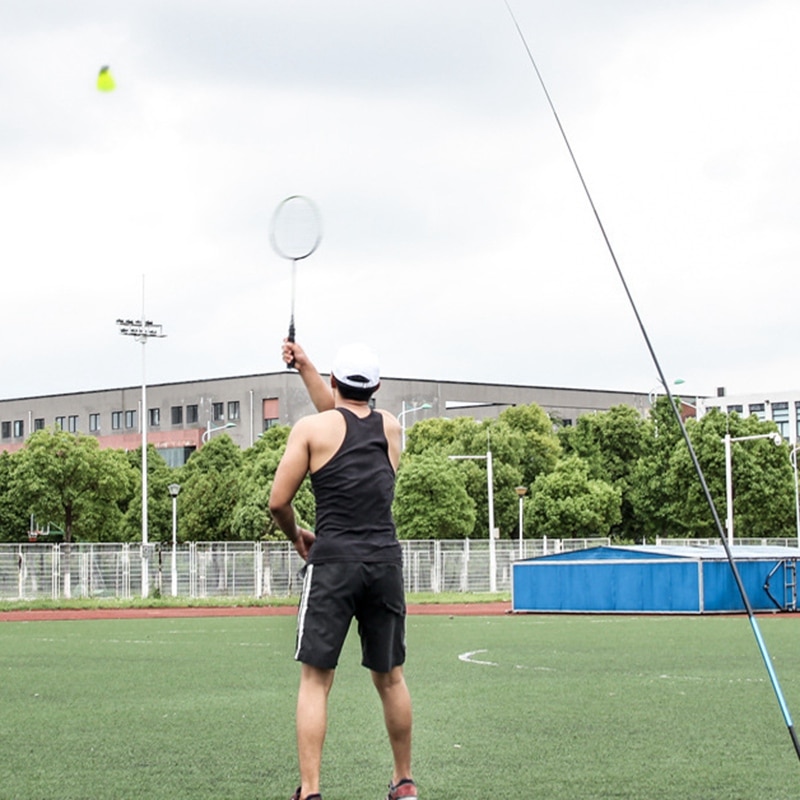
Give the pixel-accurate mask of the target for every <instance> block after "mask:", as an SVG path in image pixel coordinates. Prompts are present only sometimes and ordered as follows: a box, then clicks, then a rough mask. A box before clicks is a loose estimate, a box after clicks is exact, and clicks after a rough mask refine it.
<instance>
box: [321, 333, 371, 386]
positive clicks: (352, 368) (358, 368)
mask: <svg viewBox="0 0 800 800" xmlns="http://www.w3.org/2000/svg"><path fill="white" fill-rule="evenodd" d="M331 372H332V373H333V376H334V377H335V378H336V381H337V382H338V383H342V384H344V385H345V386H352V387H353V388H354V389H374V388H375V387H376V386H377V385H378V384H379V383H380V380H381V371H380V367H379V366H378V356H377V355H376V354H375V352H374V351H373V350H371V349H370V348H369V347H367V346H366V345H365V344H348V345H345V346H344V347H342V348H341V349H340V350H339V352H338V353H337V354H336V358H334V360H333V367H332V368H331Z"/></svg>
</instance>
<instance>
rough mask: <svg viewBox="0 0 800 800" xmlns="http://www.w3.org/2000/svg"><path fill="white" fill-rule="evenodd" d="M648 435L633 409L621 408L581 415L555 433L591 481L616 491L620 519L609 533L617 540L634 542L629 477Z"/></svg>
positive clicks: (630, 480)
mask: <svg viewBox="0 0 800 800" xmlns="http://www.w3.org/2000/svg"><path fill="white" fill-rule="evenodd" d="M650 433H651V428H650V427H649V426H648V425H647V423H646V421H645V420H644V419H643V418H642V416H641V415H640V414H639V413H638V412H637V411H636V409H634V408H632V407H631V406H624V405H618V406H614V407H612V408H610V409H609V410H608V411H604V412H600V413H597V414H584V415H583V416H581V417H579V418H578V421H577V423H576V424H575V426H574V427H567V428H562V429H561V430H560V431H559V438H560V440H561V443H562V445H563V447H564V450H565V452H567V453H570V454H573V455H577V456H579V457H580V458H581V459H582V460H583V461H584V463H585V464H586V465H587V467H588V469H589V476H590V477H591V478H594V479H597V480H602V481H605V482H606V483H609V484H611V485H612V486H614V487H615V488H617V489H618V490H619V493H620V497H621V506H620V515H621V519H620V524H619V525H618V526H615V528H614V531H613V533H615V534H616V535H617V536H619V537H621V538H634V537H635V534H636V532H637V527H638V526H637V519H636V516H635V513H634V507H633V501H632V498H631V493H632V491H633V484H634V479H633V476H634V473H635V470H636V466H637V464H638V461H639V459H640V458H641V457H642V455H643V453H644V451H645V442H646V437H647V436H648V435H649V434H650Z"/></svg>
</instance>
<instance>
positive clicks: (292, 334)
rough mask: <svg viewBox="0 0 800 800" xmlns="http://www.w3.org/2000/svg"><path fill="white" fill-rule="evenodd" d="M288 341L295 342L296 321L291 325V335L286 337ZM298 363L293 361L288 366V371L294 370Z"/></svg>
mask: <svg viewBox="0 0 800 800" xmlns="http://www.w3.org/2000/svg"><path fill="white" fill-rule="evenodd" d="M286 339H287V341H290V342H294V320H292V321H291V322H290V323H289V335H288V336H287V337H286ZM296 363H297V362H296V361H295V360H294V359H292V360H291V361H289V362H288V363H287V364H286V369H294V368H295V364H296Z"/></svg>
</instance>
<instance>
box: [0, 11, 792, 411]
mask: <svg viewBox="0 0 800 800" xmlns="http://www.w3.org/2000/svg"><path fill="white" fill-rule="evenodd" d="M510 2H511V6H512V8H513V10H514V12H515V14H516V16H517V19H518V21H519V23H520V26H521V27H522V30H523V32H524V33H525V36H526V38H527V40H528V44H529V46H530V48H531V50H532V52H533V55H534V57H535V58H536V61H537V63H538V66H539V69H540V71H541V72H542V74H543V77H544V80H545V82H546V83H547V85H548V89H549V91H550V94H551V96H552V99H553V101H554V103H555V105H556V108H557V110H558V112H559V114H560V117H561V120H562V123H563V125H564V127H565V129H566V132H567V135H568V136H569V138H570V141H571V144H572V148H573V150H574V152H575V155H576V157H577V160H578V162H579V164H580V166H581V168H582V171H583V174H584V178H585V179H586V182H587V184H588V186H589V189H590V191H591V193H592V195H593V199H594V201H595V205H596V206H597V209H598V211H599V214H600V216H601V218H602V220H603V223H604V225H605V228H606V231H607V233H608V236H609V238H610V240H611V243H612V245H613V247H614V249H615V251H616V254H617V257H618V259H619V263H620V266H621V268H622V271H623V273H624V274H625V277H626V278H627V281H628V284H629V287H630V290H631V292H632V293H633V296H634V299H635V300H636V302H637V304H638V306H639V311H640V313H641V316H642V319H643V320H644V323H645V325H646V326H647V329H648V333H649V335H650V338H651V341H652V343H653V346H654V348H655V350H656V353H657V355H658V357H659V358H660V360H661V363H662V366H663V369H664V372H665V374H666V376H667V378H668V380H669V381H672V380H674V379H678V378H680V379H683V380H685V382H686V383H685V385H684V386H683V387H682V391H683V392H684V393H686V394H713V393H714V392H715V390H716V387H718V386H725V387H727V389H728V392H729V393H734V392H749V391H753V392H755V391H761V390H763V391H773V390H782V389H795V388H800V374H798V364H799V363H800V358H799V356H800V352H799V350H800V321H798V316H797V314H796V305H797V298H798V296H800V199H799V198H798V177H799V173H800V157H799V156H798V147H799V146H800V86H799V85H798V84H799V83H800V82H799V81H798V77H799V76H800V48H798V46H797V42H798V41H800V4H799V3H797V0H774V2H772V1H770V0H670V1H669V2H641V0H606V1H605V2H602V3H601V2H597V0H561V1H560V2H545V1H544V0H510ZM106 64H107V65H109V66H110V67H111V72H112V74H113V76H114V78H115V80H116V84H117V88H116V90H115V91H114V92H111V93H102V92H99V91H98V90H97V88H96V85H95V80H96V76H97V73H98V70H99V69H100V67H101V66H103V65H106ZM291 194H306V195H308V196H310V197H311V198H313V199H314V201H315V202H316V203H317V205H318V207H319V208H320V211H321V214H322V217H323V221H324V237H323V240H322V243H321V245H320V247H319V249H318V250H317V252H316V253H314V254H313V255H312V256H311V257H310V258H309V259H308V260H306V261H304V262H301V263H300V264H299V265H298V274H297V301H296V322H297V338H298V341H301V342H302V343H303V344H304V345H305V346H306V349H307V350H308V351H309V352H310V354H311V355H312V357H313V358H314V360H315V361H316V362H317V364H318V366H319V367H320V369H322V370H327V369H328V368H329V366H330V362H331V361H332V358H333V355H334V352H335V349H336V347H337V346H338V345H339V344H342V343H346V342H349V341H355V340H364V341H367V342H369V343H371V344H372V345H373V346H374V347H375V349H376V350H377V351H378V353H379V354H380V357H381V361H382V368H383V373H384V375H386V376H390V377H402V378H417V377H418V378H432V379H444V380H456V381H478V382H484V381H486V382H498V383H515V384H534V385H540V386H571V387H589V388H606V389H621V390H626V391H642V392H647V391H649V390H651V389H652V388H653V387H654V386H655V385H656V383H657V373H656V370H655V368H654V366H653V364H652V361H651V360H650V357H649V354H648V352H647V349H646V347H645V344H644V341H643V339H642V336H641V334H640V332H639V330H638V327H637V325H636V320H635V317H634V315H633V312H632V311H631V308H630V306H629V305H628V302H627V299H626V297H625V294H624V291H623V288H622V286H621V284H620V281H619V279H618V277H617V274H616V272H615V270H614V266H613V263H612V261H611V259H610V257H609V254H608V252H607V250H606V247H605V244H604V242H603V239H602V236H601V234H600V232H599V229H598V227H597V224H596V222H595V220H594V217H593V216H592V213H591V209H590V207H589V205H588V202H587V200H586V198H585V196H584V195H583V191H582V188H581V185H580V182H579V180H578V177H577V175H576V173H575V170H574V168H573V166H572V163H571V161H570V159H569V154H568V152H567V150H566V148H565V146H564V143H563V141H562V140H561V138H560V134H559V130H558V127H557V125H556V123H555V121H554V119H553V116H552V114H551V112H550V109H549V107H548V105H547V101H546V98H545V96H544V94H543V92H542V90H541V88H540V86H539V85H538V83H537V80H536V75H535V73H534V71H533V68H532V66H531V64H530V62H529V61H528V57H527V54H526V52H525V49H524V47H523V45H522V43H521V41H520V39H519V37H518V35H517V32H516V30H515V28H514V26H513V23H512V20H511V18H510V16H509V14H508V11H507V9H506V7H505V5H504V3H503V0H379V1H377V2H376V0H341V1H340V0H280V1H278V0H225V2H220V1H219V0H214V2H210V1H207V0H153V1H152V2H151V1H149V0H136V1H135V2H134V1H133V0H130V1H129V2H124V1H123V0H114V1H113V2H109V0H104V1H103V2H99V1H98V2H94V1H92V0H85V1H81V0H70V2H64V0H51V1H50V2H45V1H44V0H3V2H2V3H0V214H2V217H1V218H2V224H1V225H0V263H2V276H3V277H2V284H1V286H2V288H1V289H0V298H2V302H0V310H1V314H0V332H1V333H2V347H1V348H0V397H4V398H9V397H23V396H28V395H38V394H59V393H62V392H70V391H82V390H88V389H100V388H111V387H117V386H128V385H131V386H132V385H137V384H138V383H140V382H141V376H142V368H141V351H142V348H141V346H140V345H139V344H137V343H136V342H135V341H134V340H133V339H131V338H128V337H125V336H122V335H120V333H119V332H118V329H117V326H116V324H115V320H116V319H117V318H118V317H123V318H134V319H136V318H139V317H140V316H141V313H142V295H143V292H142V287H143V284H144V309H145V316H146V317H147V319H151V320H153V321H155V322H157V323H161V324H162V325H163V329H164V333H166V334H167V338H164V339H160V340H151V341H150V342H149V343H148V345H147V347H146V358H147V380H148V383H164V382H172V381H180V380H191V379H198V378H213V377H227V376H233V375H242V374H250V373H261V372H272V371H277V370H280V369H281V368H282V362H281V361H280V343H281V340H282V338H283V336H285V334H286V328H287V324H288V317H289V306H290V275H291V267H290V265H289V263H287V262H285V261H282V260H281V259H280V258H279V257H278V256H277V255H276V254H275V253H274V252H273V251H272V249H271V247H270V242H269V223H270V218H271V216H272V213H273V210H274V209H275V207H276V206H277V204H278V203H279V202H280V200H281V199H282V198H284V197H286V196H287V195H291ZM143 276H144V278H143Z"/></svg>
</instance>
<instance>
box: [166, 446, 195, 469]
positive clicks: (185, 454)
mask: <svg viewBox="0 0 800 800" xmlns="http://www.w3.org/2000/svg"><path fill="white" fill-rule="evenodd" d="M195 449H196V448H194V447H163V448H159V450H158V454H159V455H160V456H161V458H163V459H164V461H166V462H167V466H168V467H170V468H173V469H174V468H175V467H182V466H183V465H184V464H185V463H186V462H187V461H188V460H189V456H190V455H191V454H192V453H194V451H195Z"/></svg>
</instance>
